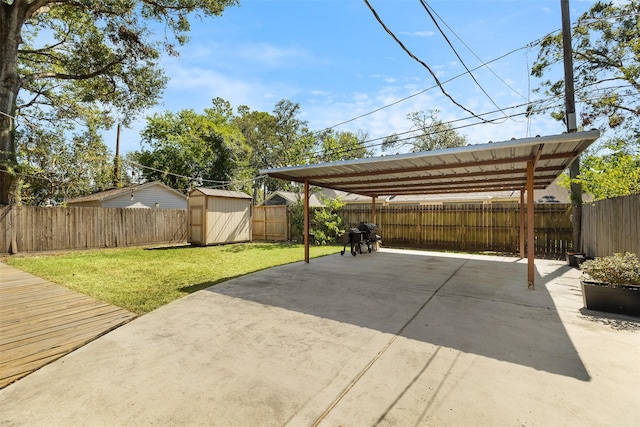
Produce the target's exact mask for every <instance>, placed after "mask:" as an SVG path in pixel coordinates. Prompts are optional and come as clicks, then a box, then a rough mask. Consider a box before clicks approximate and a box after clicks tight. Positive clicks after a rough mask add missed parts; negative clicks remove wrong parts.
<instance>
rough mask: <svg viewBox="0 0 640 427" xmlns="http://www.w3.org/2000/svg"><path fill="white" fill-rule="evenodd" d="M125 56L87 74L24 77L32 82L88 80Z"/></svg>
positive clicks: (37, 74)
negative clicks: (44, 80) (42, 80)
mask: <svg viewBox="0 0 640 427" xmlns="http://www.w3.org/2000/svg"><path fill="white" fill-rule="evenodd" d="M123 59H124V57H121V58H118V59H117V60H115V61H112V62H110V63H108V64H107V65H105V66H104V67H102V68H100V69H99V70H96V71H93V72H91V73H87V74H65V73H34V74H30V75H28V76H25V77H23V78H22V81H23V82H30V81H34V80H40V79H60V80H86V79H90V78H92V77H96V76H99V75H101V74H104V73H105V72H106V71H107V70H108V69H109V68H111V67H113V66H114V65H116V64H119V63H120V62H122V60H123Z"/></svg>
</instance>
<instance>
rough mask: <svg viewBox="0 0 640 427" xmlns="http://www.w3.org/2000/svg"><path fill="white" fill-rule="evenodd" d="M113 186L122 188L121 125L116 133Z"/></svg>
mask: <svg viewBox="0 0 640 427" xmlns="http://www.w3.org/2000/svg"><path fill="white" fill-rule="evenodd" d="M113 186H114V187H116V188H117V187H119V186H120V123H118V130H117V133H116V158H115V160H114V161H113Z"/></svg>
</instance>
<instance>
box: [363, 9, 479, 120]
mask: <svg viewBox="0 0 640 427" xmlns="http://www.w3.org/2000/svg"><path fill="white" fill-rule="evenodd" d="M364 2H365V4H366V5H367V7H369V10H371V13H373V16H374V17H375V18H376V20H377V21H378V23H380V25H381V26H382V28H384V30H385V31H386V32H387V33H388V34H389V35H390V36H391V38H393V40H395V42H396V43H398V45H399V46H400V47H401V48H402V50H404V51H405V52H406V53H407V55H409V56H410V57H411V58H413V59H415V60H416V61H417V62H418V63H419V64H420V65H422V66H423V67H424V68H426V69H427V71H429V74H431V77H433V79H434V80H435V82H436V84H437V85H438V87H439V88H440V91H441V92H442V93H443V94H444V95H445V96H446V97H447V98H449V100H450V101H451V102H453V103H454V104H455V105H457V106H458V107H460V108H462V109H463V110H464V111H466V112H467V113H469V114H471V115H473V116H475V117H477V118H478V119H480V120H484V119H483V118H482V117H480V116H477V115H476V114H475V113H474V112H473V111H471V110H469V109H468V108H467V107H465V106H464V105H462V104H460V103H459V102H457V101H456V100H455V99H453V97H452V96H451V95H449V93H447V91H446V90H444V88H443V87H442V83H440V79H438V77H437V76H436V73H434V72H433V70H432V69H431V67H429V66H428V65H427V64H426V63H425V62H424V61H422V60H421V59H420V58H418V57H417V56H415V55H414V54H413V53H412V52H411V51H410V50H409V49H407V47H406V46H405V45H404V44H403V43H402V42H401V41H400V39H398V37H396V35H395V34H394V33H393V32H392V31H391V30H390V29H389V27H387V26H386V24H385V23H384V22H382V19H381V18H380V16H379V15H378V12H376V10H375V9H374V8H373V6H371V4H370V3H369V1H368V0H364Z"/></svg>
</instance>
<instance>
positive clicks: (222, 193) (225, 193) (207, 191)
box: [189, 187, 253, 199]
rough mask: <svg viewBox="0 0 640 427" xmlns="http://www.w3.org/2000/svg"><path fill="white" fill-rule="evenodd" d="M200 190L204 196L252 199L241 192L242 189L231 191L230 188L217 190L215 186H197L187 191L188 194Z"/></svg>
mask: <svg viewBox="0 0 640 427" xmlns="http://www.w3.org/2000/svg"><path fill="white" fill-rule="evenodd" d="M195 192H200V193H202V194H204V195H206V196H214V197H227V198H232V199H253V197H251V196H249V195H248V194H247V193H243V192H242V191H231V190H218V189H217V188H204V187H198V188H195V189H193V190H191V192H190V193H189V195H191V194H193V193H195Z"/></svg>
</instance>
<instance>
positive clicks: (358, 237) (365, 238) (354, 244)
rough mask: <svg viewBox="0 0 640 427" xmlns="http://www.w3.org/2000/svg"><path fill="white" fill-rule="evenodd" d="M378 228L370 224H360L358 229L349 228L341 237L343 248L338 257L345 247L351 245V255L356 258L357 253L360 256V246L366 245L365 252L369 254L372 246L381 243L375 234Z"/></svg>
mask: <svg viewBox="0 0 640 427" xmlns="http://www.w3.org/2000/svg"><path fill="white" fill-rule="evenodd" d="M377 231H378V226H377V225H375V224H372V223H370V222H361V223H360V225H358V228H350V229H349V230H348V231H346V232H345V233H344V234H343V235H342V243H344V247H343V248H342V251H340V255H344V253H345V252H346V250H347V245H351V255H353V256H356V254H357V253H358V252H359V253H360V254H362V245H367V251H368V252H369V253H371V250H372V245H375V244H377V243H378V242H380V241H382V239H381V238H380V236H378V235H377V234H376V233H377Z"/></svg>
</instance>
